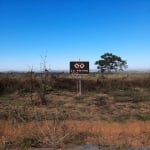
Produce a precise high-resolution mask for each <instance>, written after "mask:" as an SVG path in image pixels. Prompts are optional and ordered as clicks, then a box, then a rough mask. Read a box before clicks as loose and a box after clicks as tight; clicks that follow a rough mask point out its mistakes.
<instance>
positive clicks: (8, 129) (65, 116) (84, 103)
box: [0, 74, 150, 149]
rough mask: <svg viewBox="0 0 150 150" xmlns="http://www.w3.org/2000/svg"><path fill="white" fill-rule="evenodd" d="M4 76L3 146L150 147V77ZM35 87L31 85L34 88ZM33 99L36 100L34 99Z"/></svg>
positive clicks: (0, 104)
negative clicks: (79, 89)
mask: <svg viewBox="0 0 150 150" xmlns="http://www.w3.org/2000/svg"><path fill="white" fill-rule="evenodd" d="M33 76H34V77H33V80H32V83H31V80H30V74H29V75H28V74H27V75H18V76H13V75H12V76H11V75H9V76H4V75H1V76H0V148H12V147H18V146H19V147H21V148H22V149H23V148H24V147H34V146H35V147H53V148H56V147H66V146H68V145H69V144H74V145H80V144H87V143H90V144H97V145H103V146H119V147H124V146H133V147H140V146H149V145H150V121H149V120H150V115H149V114H150V93H149V90H150V75H149V74H129V75H128V74H117V75H114V74H112V75H104V76H101V75H89V76H83V77H82V96H81V97H78V96H76V79H75V78H73V77H70V75H69V76H67V75H60V76H49V79H48V80H47V81H48V82H47V83H46V84H45V85H46V86H45V88H46V89H45V92H46V93H44V98H45V99H46V105H43V104H42V103H41V100H40V97H39V91H41V90H42V88H41V83H43V82H41V81H40V80H41V79H40V76H39V75H36V74H34V75H33ZM31 86H32V87H31ZM31 96H32V99H31Z"/></svg>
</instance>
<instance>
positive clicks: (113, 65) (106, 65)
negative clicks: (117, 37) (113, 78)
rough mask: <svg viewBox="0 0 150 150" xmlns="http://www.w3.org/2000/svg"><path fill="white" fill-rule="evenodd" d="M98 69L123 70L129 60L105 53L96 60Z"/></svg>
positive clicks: (106, 70) (107, 70) (102, 70)
mask: <svg viewBox="0 0 150 150" xmlns="http://www.w3.org/2000/svg"><path fill="white" fill-rule="evenodd" d="M95 65H97V69H99V70H100V71H101V72H102V73H103V72H109V73H110V72H112V71H115V72H117V71H123V70H124V69H126V68H127V61H125V60H122V58H121V57H119V56H117V55H114V54H112V53H105V54H103V55H102V56H101V59H100V60H98V61H96V62H95Z"/></svg>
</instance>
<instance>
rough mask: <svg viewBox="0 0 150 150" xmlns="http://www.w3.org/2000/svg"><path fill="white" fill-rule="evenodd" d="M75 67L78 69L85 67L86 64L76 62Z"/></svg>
mask: <svg viewBox="0 0 150 150" xmlns="http://www.w3.org/2000/svg"><path fill="white" fill-rule="evenodd" d="M74 67H75V68H76V69H83V68H84V67H85V65H84V64H83V63H81V64H80V63H76V64H75V65H74Z"/></svg>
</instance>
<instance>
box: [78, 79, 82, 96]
mask: <svg viewBox="0 0 150 150" xmlns="http://www.w3.org/2000/svg"><path fill="white" fill-rule="evenodd" d="M81 95H82V85H81V78H80V79H79V96H81Z"/></svg>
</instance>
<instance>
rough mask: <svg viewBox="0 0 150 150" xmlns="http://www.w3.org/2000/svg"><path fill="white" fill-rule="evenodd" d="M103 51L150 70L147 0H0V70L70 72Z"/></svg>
mask: <svg viewBox="0 0 150 150" xmlns="http://www.w3.org/2000/svg"><path fill="white" fill-rule="evenodd" d="M105 52H111V53H113V54H116V55H119V56H121V57H122V58H123V59H125V60H127V62H128V66H129V69H150V0H0V71H6V70H28V69H29V68H30V67H31V66H33V68H34V70H39V69H40V63H41V61H42V60H41V55H42V56H44V55H45V54H46V55H47V67H48V68H51V69H52V70H69V62H70V61H76V60H79V59H80V60H82V61H89V62H90V69H96V66H95V65H94V62H95V61H96V60H98V59H99V58H100V56H101V55H102V54H104V53H105Z"/></svg>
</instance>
